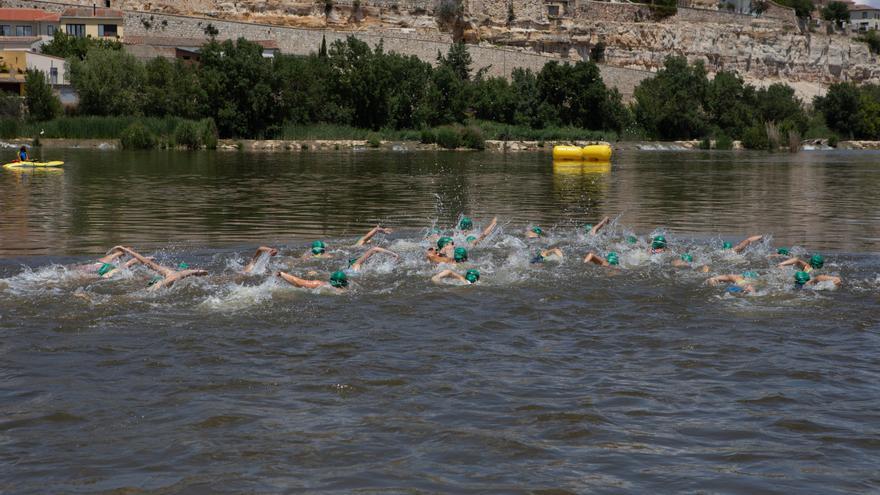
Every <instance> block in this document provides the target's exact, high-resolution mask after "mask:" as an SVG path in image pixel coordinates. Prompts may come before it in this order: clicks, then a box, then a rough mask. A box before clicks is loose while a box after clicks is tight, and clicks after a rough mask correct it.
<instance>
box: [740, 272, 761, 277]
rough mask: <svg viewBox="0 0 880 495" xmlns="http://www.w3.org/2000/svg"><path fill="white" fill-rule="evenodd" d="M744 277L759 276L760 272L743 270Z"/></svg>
mask: <svg viewBox="0 0 880 495" xmlns="http://www.w3.org/2000/svg"><path fill="white" fill-rule="evenodd" d="M743 278H758V272H754V271H751V270H750V271H747V272H743Z"/></svg>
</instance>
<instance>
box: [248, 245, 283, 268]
mask: <svg viewBox="0 0 880 495" xmlns="http://www.w3.org/2000/svg"><path fill="white" fill-rule="evenodd" d="M277 254H278V250H277V249H275V248H270V247H268V246H260V247H258V248H257V252H256V253H254V257H253V258H251V260H250V261H249V262H248V264H247V265H245V267H244V270H242V272H244V273H251V272H252V271H254V267H255V266H256V265H257V261H259V260H260V258H261V257H262V256H263V255H268V256H275V255H277Z"/></svg>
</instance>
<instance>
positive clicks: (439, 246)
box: [437, 236, 455, 249]
mask: <svg viewBox="0 0 880 495" xmlns="http://www.w3.org/2000/svg"><path fill="white" fill-rule="evenodd" d="M447 244H455V242H453V241H452V237H445V236H444V237H441V238H439V239H437V249H443V248H444V247H446V245H447Z"/></svg>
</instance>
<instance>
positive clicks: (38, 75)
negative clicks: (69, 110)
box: [25, 69, 61, 120]
mask: <svg viewBox="0 0 880 495" xmlns="http://www.w3.org/2000/svg"><path fill="white" fill-rule="evenodd" d="M25 87H26V88H27V93H26V94H25V104H26V105H27V108H28V112H29V114H30V118H32V119H34V120H50V119H54V118H55V117H57V116H59V115H61V100H59V99H58V97H57V96H55V93H53V92H52V86H50V85H49V83H48V82H47V81H46V73H45V72H43V71H39V70H33V69H28V71H27V75H26V76H25Z"/></svg>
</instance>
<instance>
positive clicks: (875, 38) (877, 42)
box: [856, 29, 880, 53]
mask: <svg viewBox="0 0 880 495" xmlns="http://www.w3.org/2000/svg"><path fill="white" fill-rule="evenodd" d="M856 40H858V41H862V42H864V43H867V44H868V49H869V50H871V53H880V35H878V34H877V31H875V30H873V29H870V30H868V31H866V32H865V33H864V34H862V35H861V36H859V37H858V38H856Z"/></svg>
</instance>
